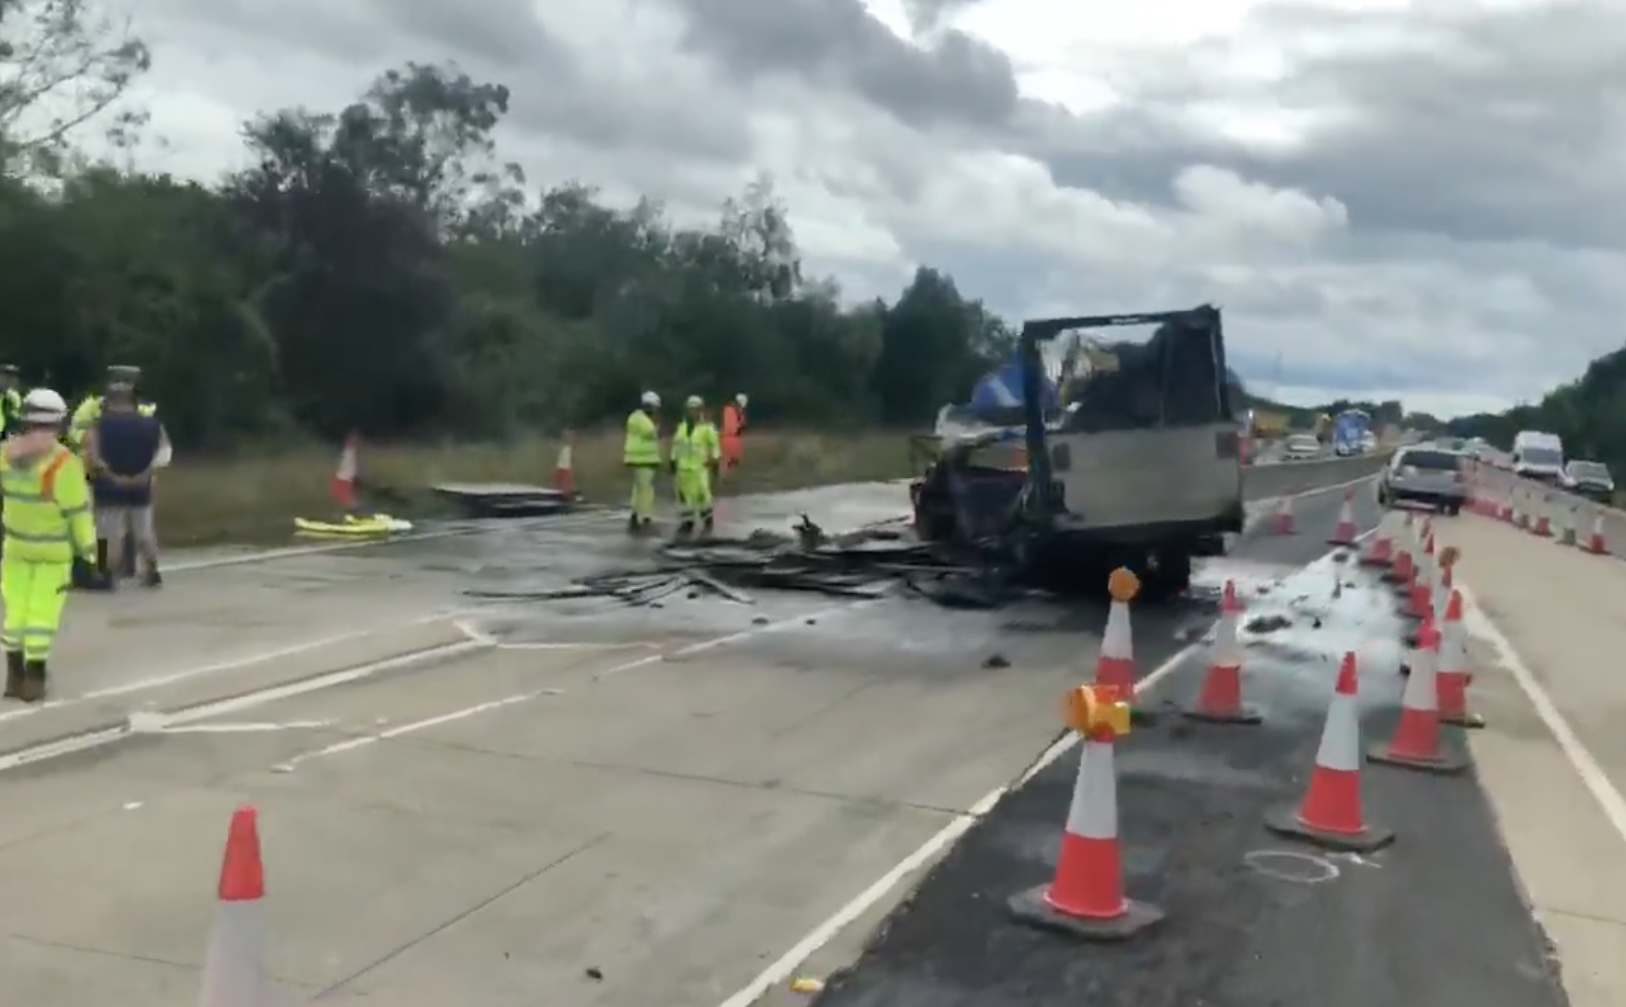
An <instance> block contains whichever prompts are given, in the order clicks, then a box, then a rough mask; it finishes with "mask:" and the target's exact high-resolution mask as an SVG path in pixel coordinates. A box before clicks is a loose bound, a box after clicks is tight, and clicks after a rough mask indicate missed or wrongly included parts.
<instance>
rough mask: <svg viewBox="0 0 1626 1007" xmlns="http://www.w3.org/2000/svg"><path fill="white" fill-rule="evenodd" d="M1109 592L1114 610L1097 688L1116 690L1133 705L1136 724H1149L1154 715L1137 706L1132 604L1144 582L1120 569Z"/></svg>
mask: <svg viewBox="0 0 1626 1007" xmlns="http://www.w3.org/2000/svg"><path fill="white" fill-rule="evenodd" d="M1107 590H1108V592H1109V593H1110V594H1111V595H1112V607H1111V608H1109V609H1108V610H1107V628H1106V631H1105V632H1104V633H1102V634H1101V650H1100V653H1099V654H1098V655H1097V657H1096V660H1095V685H1096V687H1097V688H1101V689H1110V690H1112V691H1113V693H1114V694H1115V695H1117V696H1118V698H1119V699H1121V700H1122V701H1123V702H1125V703H1129V704H1130V707H1131V709H1132V711H1133V713H1134V717H1135V720H1136V722H1146V721H1148V720H1150V719H1151V718H1150V715H1149V714H1147V713H1146V712H1145V711H1144V710H1140V709H1137V708H1135V707H1134V699H1135V634H1134V630H1133V629H1132V627H1131V625H1130V615H1129V606H1130V603H1131V602H1132V601H1134V599H1135V596H1136V595H1137V594H1139V593H1140V580H1139V579H1138V578H1136V577H1135V575H1134V574H1133V573H1132V572H1130V571H1129V570H1127V569H1121V568H1120V569H1118V570H1114V571H1113V572H1112V576H1111V577H1110V578H1109V579H1108V582H1107Z"/></svg>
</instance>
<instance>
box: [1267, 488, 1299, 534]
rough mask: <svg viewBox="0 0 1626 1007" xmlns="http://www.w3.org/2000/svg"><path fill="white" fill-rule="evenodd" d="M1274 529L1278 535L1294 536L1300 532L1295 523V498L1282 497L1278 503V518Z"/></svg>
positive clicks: (1274, 522) (1273, 524) (1274, 521)
mask: <svg viewBox="0 0 1626 1007" xmlns="http://www.w3.org/2000/svg"><path fill="white" fill-rule="evenodd" d="M1272 527H1273V528H1274V530H1275V532H1276V534H1278V535H1292V534H1293V533H1294V532H1296V531H1297V530H1298V528H1297V526H1296V525H1295V524H1294V521H1293V498H1292V496H1291V495H1289V496H1284V497H1282V498H1281V499H1280V500H1279V501H1277V503H1276V517H1275V519H1274V520H1273V521H1272Z"/></svg>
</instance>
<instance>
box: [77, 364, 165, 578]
mask: <svg viewBox="0 0 1626 1007" xmlns="http://www.w3.org/2000/svg"><path fill="white" fill-rule="evenodd" d="M86 434H87V435H86V438H85V457H86V458H87V459H88V460H89V463H90V471H91V485H92V496H93V497H94V500H95V504H96V567H97V569H96V583H95V586H96V587H99V588H102V589H104V590H112V589H113V588H114V587H115V586H116V584H117V581H118V577H117V573H118V572H123V564H122V562H120V563H119V570H118V571H117V572H116V571H115V570H114V569H113V564H112V562H111V560H110V557H111V558H113V559H118V558H120V557H122V556H124V554H125V548H124V547H125V542H126V539H131V540H133V541H134V545H135V555H136V560H137V566H138V568H139V570H138V572H139V575H140V577H141V582H142V584H144V585H145V586H147V587H157V586H159V585H160V584H162V583H163V576H162V575H161V574H160V573H159V572H158V535H157V532H156V529H155V527H154V522H153V475H154V473H156V472H157V470H159V469H161V468H163V467H164V466H165V465H167V464H168V462H169V456H170V454H171V448H170V444H169V435H168V434H167V433H166V432H165V430H164V424H163V422H162V421H161V420H159V419H158V417H157V415H156V414H155V411H153V410H149V409H145V408H143V405H142V403H141V401H140V400H139V399H137V397H136V388H135V381H134V380H133V375H121V376H120V377H119V378H117V379H115V380H112V381H109V382H108V385H107V391H106V394H105V395H103V396H102V405H101V409H100V410H99V415H98V416H97V417H96V420H95V422H94V423H92V424H91V425H90V428H89V430H88V431H87V432H86Z"/></svg>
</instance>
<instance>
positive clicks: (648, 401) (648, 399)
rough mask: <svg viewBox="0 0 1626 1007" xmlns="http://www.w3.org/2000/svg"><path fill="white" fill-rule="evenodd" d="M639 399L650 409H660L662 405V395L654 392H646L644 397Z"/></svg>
mask: <svg viewBox="0 0 1626 1007" xmlns="http://www.w3.org/2000/svg"><path fill="white" fill-rule="evenodd" d="M638 401H639V403H640V404H642V405H644V406H647V407H649V408H650V409H659V408H660V407H661V397H660V396H659V395H656V394H655V393H654V392H645V393H644V396H643V398H641V399H639V400H638Z"/></svg>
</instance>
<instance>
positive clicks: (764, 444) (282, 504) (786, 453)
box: [157, 431, 910, 546]
mask: <svg viewBox="0 0 1626 1007" xmlns="http://www.w3.org/2000/svg"><path fill="white" fill-rule="evenodd" d="M573 454H574V456H575V462H574V466H573V467H574V470H575V474H576V484H577V487H578V488H579V489H580V491H581V492H582V495H583V496H584V497H586V498H587V499H588V500H590V501H595V502H601V503H616V502H619V501H620V500H622V499H623V498H624V497H625V495H626V493H627V490H628V481H627V477H626V472H625V470H624V469H623V468H622V466H621V434H620V432H619V431H615V432H611V431H605V432H602V433H593V434H582V435H579V436H578V437H577V439H576V448H575V451H574V452H573ZM558 456H559V443H558V442H557V441H555V440H550V439H546V438H541V437H537V438H526V439H524V440H520V441H517V442H515V443H511V444H468V445H454V444H440V445H407V444H402V445H376V446H375V445H367V444H363V445H362V449H361V471H362V476H363V478H364V479H365V480H367V481H368V482H370V483H372V484H375V485H378V486H381V487H384V490H383V491H382V492H381V493H380V494H379V496H378V497H377V498H376V499H375V500H374V501H373V503H374V504H375V505H376V506H377V508H378V509H379V510H382V511H386V512H389V513H393V514H399V515H401V516H403V517H421V516H425V515H429V514H434V513H438V512H440V511H441V508H442V505H440V504H439V503H438V502H437V500H436V498H435V496H434V494H433V493H432V492H431V487H433V486H435V485H438V484H442V483H454V482H513V483H529V484H541V485H552V484H553V472H554V465H555V463H556V461H557V459H558ZM337 460H338V449H337V448H336V447H332V446H327V447H320V446H318V447H309V448H302V449H298V450H285V451H277V452H266V453H260V454H244V455H238V456H235V457H231V458H221V459H196V460H191V461H189V460H188V459H186V458H184V457H181V458H177V459H176V462H175V466H174V467H173V468H171V469H169V470H167V471H165V472H164V474H163V477H162V480H161V486H160V489H159V501H158V508H157V517H158V532H159V535H160V539H161V541H162V542H163V543H164V544H165V545H166V546H198V545H220V544H225V543H255V544H263V543H270V542H277V541H281V540H283V539H286V538H288V537H290V536H291V535H292V533H293V527H292V521H293V519H294V518H295V517H310V518H317V519H325V518H331V517H333V516H334V515H335V513H336V508H335V506H334V504H333V501H332V500H331V499H330V498H329V497H328V479H329V477H330V476H331V475H332V474H333V469H334V466H335V464H336V463H337ZM909 474H910V462H909V444H908V436H907V434H904V433H900V432H896V431H878V432H868V433H862V434H854V435H851V436H838V435H830V434H819V433H806V432H797V431H759V432H753V433H752V434H751V435H749V436H748V437H747V438H746V443H745V456H744V460H743V462H742V463H741V466H740V468H739V469H738V470H736V472H735V473H734V475H733V476H732V477H731V478H730V479H729V480H728V481H727V482H726V483H725V485H724V486H723V487H721V491H722V492H723V493H726V494H737V493H758V492H768V491H773V490H791V489H801V488H804V487H808V486H822V485H828V484H830V483H840V482H866V481H872V480H882V479H898V478H902V477H904V476H907V475H909ZM663 482H664V481H663ZM662 492H663V495H668V496H669V494H670V489H669V487H668V486H665V485H663V486H662Z"/></svg>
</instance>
